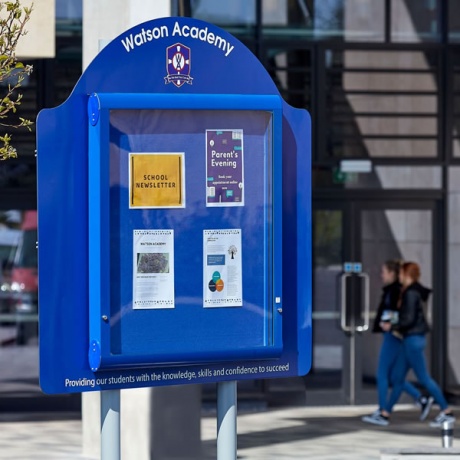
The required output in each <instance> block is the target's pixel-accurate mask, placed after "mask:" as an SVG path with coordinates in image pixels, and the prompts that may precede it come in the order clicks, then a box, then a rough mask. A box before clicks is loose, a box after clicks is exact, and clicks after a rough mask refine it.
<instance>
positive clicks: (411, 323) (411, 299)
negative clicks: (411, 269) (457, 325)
mask: <svg viewBox="0 0 460 460" xmlns="http://www.w3.org/2000/svg"><path fill="white" fill-rule="evenodd" d="M430 293H431V289H428V288H426V287H424V286H422V285H421V284H420V283H413V284H411V285H410V286H408V287H407V289H405V290H403V291H402V297H401V305H400V307H399V321H398V323H397V324H395V325H394V326H393V329H394V330H396V331H398V332H399V333H400V334H402V335H403V336H404V337H406V336H408V335H416V334H426V333H427V332H428V331H429V327H428V324H427V322H426V319H425V314H424V313H423V306H424V303H425V302H426V301H427V300H428V297H429V296H430Z"/></svg>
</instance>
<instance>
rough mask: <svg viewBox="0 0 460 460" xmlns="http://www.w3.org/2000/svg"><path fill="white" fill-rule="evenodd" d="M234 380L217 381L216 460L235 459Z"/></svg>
mask: <svg viewBox="0 0 460 460" xmlns="http://www.w3.org/2000/svg"><path fill="white" fill-rule="evenodd" d="M236 446H237V443H236V381H231V382H218V383H217V460H236V451H237V447H236Z"/></svg>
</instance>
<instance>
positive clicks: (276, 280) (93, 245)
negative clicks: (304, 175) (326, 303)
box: [88, 93, 283, 371]
mask: <svg viewBox="0 0 460 460" xmlns="http://www.w3.org/2000/svg"><path fill="white" fill-rule="evenodd" d="M112 110H194V111H199V110H217V111H232V110H233V111H267V112H270V113H271V114H272V137H273V138H272V140H271V141H272V149H273V154H272V165H271V171H272V177H271V183H269V184H266V187H267V188H268V189H269V191H270V193H271V199H272V206H273V222H271V227H272V230H271V231H272V238H271V243H272V246H271V247H269V248H264V257H265V258H267V257H270V258H271V260H272V263H271V264H270V269H271V273H269V274H268V275H269V276H271V278H272V279H271V280H265V282H266V283H267V282H268V283H269V284H270V285H271V298H268V296H267V299H265V303H266V305H264V311H265V314H266V315H269V316H270V318H271V320H272V326H271V328H269V329H270V330H269V331H268V332H267V334H268V336H269V337H268V340H266V341H265V343H264V344H262V345H261V346H250V347H241V345H240V346H237V345H236V344H235V346H230V345H229V344H227V345H226V346H220V344H218V343H216V344H215V346H211V347H209V346H208V347H207V348H206V349H205V350H202V351H197V350H195V349H194V347H193V346H191V345H192V344H190V343H183V344H181V345H182V347H181V349H180V351H179V352H177V351H173V352H172V353H171V352H168V353H141V354H134V355H133V354H123V353H118V354H113V353H112V351H111V345H110V344H111V341H112V339H111V327H107V326H110V320H111V314H110V304H111V299H110V283H111V281H110V269H109V265H110V258H109V254H110V248H109V246H108V244H109V242H108V240H109V238H108V235H109V232H110V224H109V221H110V206H108V203H110V198H109V188H110V187H109V167H110V160H109V148H108V146H109V142H110V134H109V125H110V112H111V111H112ZM197 113H198V112H197ZM282 117H283V113H282V100H281V98H280V97H279V96H276V95H222V94H218V95H216V94H199V95H198V94H187V95H177V94H176V95H168V94H129V93H128V94H126V93H123V94H119V93H98V94H92V95H91V96H90V98H89V101H88V119H89V164H88V185H89V203H88V206H89V270H90V274H89V275H90V276H89V279H90V283H89V305H90V307H89V310H90V311H89V329H90V330H89V338H90V344H89V363H90V368H91V370H92V371H97V370H104V369H124V368H140V367H146V366H148V367H152V366H156V365H160V364H163V365H164V364H166V363H167V364H198V363H203V362H207V363H217V362H221V361H234V360H250V359H269V358H276V357H277V356H279V355H280V354H281V353H282V349H283V340H282V315H281V311H282V303H281V298H282V294H281V293H282V277H281V271H282V269H281V267H282V250H281V246H282V244H281V241H282V233H281V232H282V196H281V192H282V184H281V178H282V154H281V149H282ZM268 253H269V255H268Z"/></svg>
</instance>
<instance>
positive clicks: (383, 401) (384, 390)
mask: <svg viewBox="0 0 460 460" xmlns="http://www.w3.org/2000/svg"><path fill="white" fill-rule="evenodd" d="M401 357H402V358H404V351H403V341H402V340H400V339H398V338H397V337H395V336H394V335H393V334H391V333H390V332H384V333H383V342H382V347H381V348H380V356H379V364H378V368H377V391H378V397H379V408H380V409H381V410H386V407H387V397H388V389H389V387H390V386H393V385H394V383H395V377H397V375H398V373H397V372H396V373H395V371H397V362H398V360H400V359H401ZM402 362H403V363H404V362H405V360H404V359H402ZM400 366H401V364H400ZM404 375H405V374H404ZM402 391H405V392H406V393H408V394H409V395H410V396H412V397H413V398H414V399H415V400H417V399H419V398H420V396H421V394H420V391H418V390H417V388H415V387H414V385H412V384H411V383H410V382H406V381H404V383H403V386H402Z"/></svg>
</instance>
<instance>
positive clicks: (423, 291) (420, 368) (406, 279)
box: [384, 262, 455, 428]
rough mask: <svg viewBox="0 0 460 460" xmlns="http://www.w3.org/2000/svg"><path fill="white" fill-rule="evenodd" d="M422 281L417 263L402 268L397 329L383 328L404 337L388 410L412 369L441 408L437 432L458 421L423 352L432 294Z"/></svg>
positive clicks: (390, 326)
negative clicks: (427, 304) (426, 306)
mask: <svg viewBox="0 0 460 460" xmlns="http://www.w3.org/2000/svg"><path fill="white" fill-rule="evenodd" d="M419 279H420V267H419V265H418V264H416V263H415V262H406V263H404V264H403V265H402V267H401V270H400V274H399V280H400V282H401V284H402V290H401V298H400V301H399V320H398V323H396V324H394V325H388V326H387V325H385V326H384V330H385V329H388V330H390V329H391V330H393V331H396V332H398V333H400V334H401V335H402V337H403V349H404V357H405V362H404V361H402V360H400V361H398V363H399V364H398V366H397V369H395V380H396V381H395V384H394V387H393V392H392V394H391V396H390V401H389V402H388V407H389V409H390V410H391V409H392V407H393V405H394V404H395V403H396V401H397V400H398V399H399V396H400V395H401V392H402V391H403V388H404V380H405V378H406V374H407V371H408V370H409V369H412V370H413V371H414V373H415V375H416V377H417V380H418V381H419V382H420V383H421V384H422V385H423V386H424V387H425V389H426V390H427V391H428V393H429V394H430V395H431V396H433V398H434V400H435V402H436V403H437V404H439V407H440V408H441V412H440V413H439V415H438V416H437V417H436V418H435V419H434V420H433V421H432V422H430V426H431V427H433V428H437V427H440V426H441V425H442V423H443V422H445V421H452V422H453V421H455V417H454V415H453V413H452V410H451V409H450V408H449V405H448V404H447V401H446V398H445V397H444V395H443V393H442V391H441V389H440V388H439V386H438V384H437V383H436V382H435V381H434V380H433V379H432V378H431V376H430V375H429V373H428V370H427V366H426V361H425V355H424V350H425V347H426V333H427V332H428V330H429V328H428V324H427V322H426V320H425V314H424V312H423V305H424V302H425V301H426V299H427V298H428V295H429V293H430V290H429V289H427V288H426V287H424V286H422V285H421V284H420V283H419V282H418V281H419Z"/></svg>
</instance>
